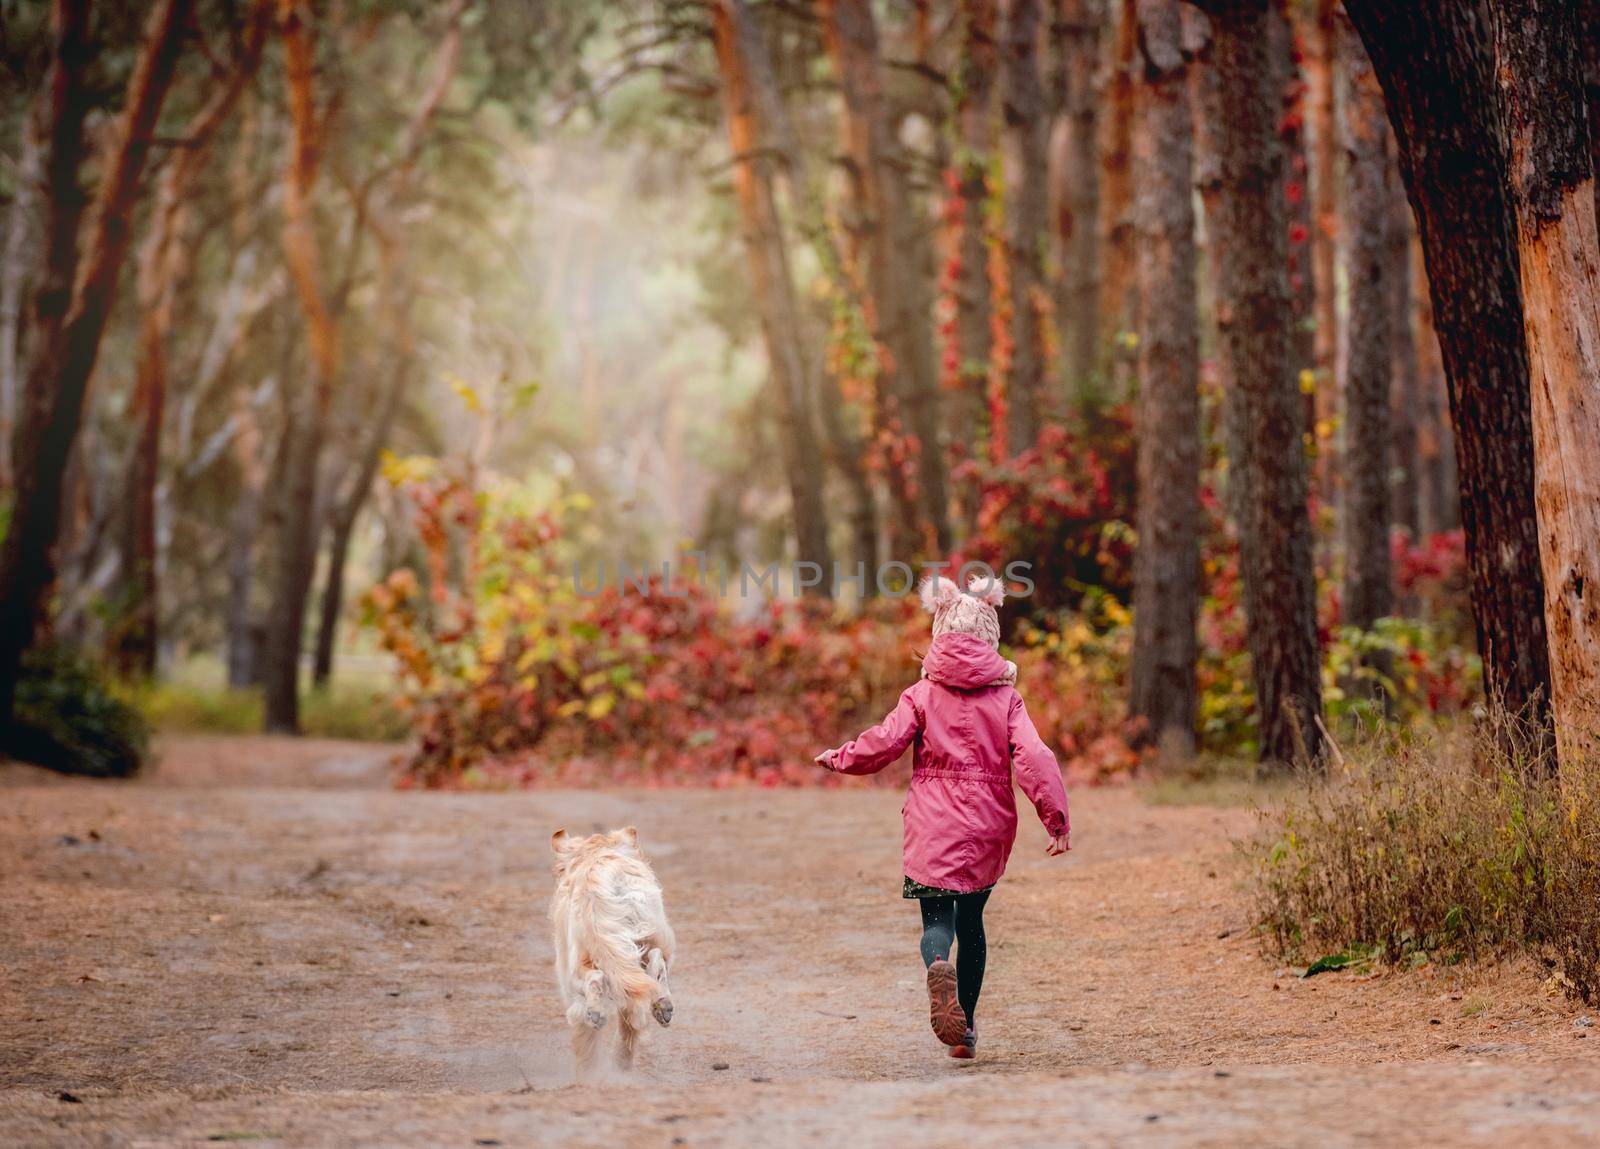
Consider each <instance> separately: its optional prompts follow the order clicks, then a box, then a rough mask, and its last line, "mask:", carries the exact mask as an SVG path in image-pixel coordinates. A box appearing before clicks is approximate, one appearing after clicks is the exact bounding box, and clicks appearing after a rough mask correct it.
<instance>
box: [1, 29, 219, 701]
mask: <svg viewBox="0 0 1600 1149" xmlns="http://www.w3.org/2000/svg"><path fill="white" fill-rule="evenodd" d="M191 10H192V0H160V2H159V3H158V4H157V5H156V6H155V7H154V8H153V9H152V10H151V13H150V16H149V20H148V22H147V23H146V26H145V38H144V44H143V47H142V48H141V49H140V53H139V58H138V61H137V62H136V64H135V65H134V71H133V76H132V78H131V80H130V81H129V84H128V90H127V95H126V99H125V102H124V107H123V112H122V116H121V119H120V121H119V124H118V127H117V129H116V134H115V136H114V139H113V143H112V145H111V148H110V150H109V152H108V154H107V158H106V161H105V165H104V168H103V170H102V172H101V176H100V184H99V188H98V189H97V192H96V196H95V207H94V214H93V217H92V219H93V222H92V225H91V229H90V233H89V237H88V243H87V244H86V245H85V247H84V256H83V259H82V261H81V266H77V267H76V279H75V280H70V279H69V280H65V281H64V280H63V278H62V273H63V272H68V273H69V274H70V272H71V271H72V270H73V266H74V265H73V263H72V262H71V260H70V258H69V257H68V256H67V255H66V254H65V252H66V251H67V250H70V249H71V248H72V246H73V245H74V244H75V242H76V239H77V230H78V229H77V226H76V224H77V209H76V206H75V205H76V204H77V203H78V200H79V197H78V192H77V188H76V179H77V161H78V154H79V152H80V151H81V142H82V123H83V114H84V109H85V107H86V106H87V101H88V99H89V96H88V93H87V91H86V90H85V87H84V81H83V65H84V61H85V57H86V54H87V47H86V43H87V32H86V27H87V11H86V5H83V4H80V3H76V2H75V0H60V2H59V3H58V5H57V8H56V13H57V24H56V27H57V36H58V39H57V49H58V60H57V63H58V67H57V70H56V76H55V78H54V79H53V80H52V92H51V101H50V116H51V140H50V148H49V158H48V160H47V162H46V173H47V174H46V184H45V190H46V192H47V196H49V197H53V195H54V193H55V192H56V191H57V190H58V189H59V190H60V191H61V193H62V194H63V195H64V196H65V197H66V200H65V202H64V204H62V205H57V204H56V202H55V201H54V199H53V198H48V199H47V202H49V203H50V204H51V207H50V222H49V225H48V227H47V240H46V246H47V256H46V265H45V267H46V272H45V279H44V281H43V282H42V283H41V284H40V293H39V296H38V297H37V298H36V303H35V306H36V311H37V314H38V317H39V321H40V322H39V324H38V329H37V330H36V332H35V335H36V339H35V341H34V346H33V348H32V354H33V359H32V362H31V364H30V367H29V371H28V379H27V385H26V391H25V394H24V396H23V410H22V411H21V412H20V422H19V427H18V435H17V440H16V452H15V465H16V485H15V487H14V489H13V492H12V509H11V522H10V526H9V529H8V530H7V531H6V536H5V541H4V544H3V546H0V730H4V729H7V728H9V726H10V723H11V714H12V706H13V702H14V700H15V696H16V682H17V673H18V669H19V667H20V665H21V660H22V655H23V653H24V652H25V651H26V650H27V648H28V646H29V645H30V644H31V642H32V640H33V635H34V629H35V626H36V624H37V622H38V620H39V617H40V614H41V613H42V612H43V611H44V609H45V591H46V589H47V588H48V587H49V586H50V584H51V582H52V581H53V580H54V577H55V551H56V544H57V542H58V540H59V537H60V533H61V516H62V505H61V503H62V488H63V483H64V480H65V478H66V473H67V466H68V461H69V458H70V456H71V454H72V446H73V443H74V442H75V441H76V439H77V437H78V431H79V428H80V426H81V425H82V421H83V408H84V401H85V399H86V397H87V395H88V390H89V380H90V377H91V376H92V375H93V373H94V365H95V360H96V358H97V357H98V355H99V351H100V340H101V337H102V336H103V335H104V334H105V327H106V320H107V318H108V317H109V315H110V312H111V304H112V302H113V299H114V297H115V295H116V289H117V279H118V274H119V272H120V271H121V269H122V263H123V260H124V258H125V257H126V255H127V251H128V240H129V233H130V229H131V225H132V219H131V217H132V215H133V204H134V201H135V199H136V198H137V196H138V192H139V181H140V177H141V176H142V175H143V172H144V165H145V159H146V157H147V156H148V154H149V150H150V140H151V137H152V135H153V134H154V130H155V123H156V118H157V116H158V115H159V114H160V111H161V105H162V103H163V102H164V101H165V99H166V95H167V91H168V89H169V88H170V87H171V86H172V77H173V72H174V71H175V70H176V68H177V63H178V57H179V55H180V54H181V50H182V39H183V35H182V34H183V29H184V27H185V26H186V24H187V22H188V19H189V15H190V12H191ZM69 223H70V224H71V226H70V228H69V227H68V224H69ZM67 282H70V283H71V284H72V286H71V287H70V289H67V288H66V283H67ZM69 291H70V305H66V306H64V305H63V304H64V301H65V297H66V296H67V294H68V292H69ZM63 313H64V315H63Z"/></svg>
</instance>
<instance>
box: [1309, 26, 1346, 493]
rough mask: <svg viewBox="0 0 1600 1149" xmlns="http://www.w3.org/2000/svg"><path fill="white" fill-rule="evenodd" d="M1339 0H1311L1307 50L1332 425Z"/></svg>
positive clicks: (1333, 439)
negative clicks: (1312, 20)
mask: <svg viewBox="0 0 1600 1149" xmlns="http://www.w3.org/2000/svg"><path fill="white" fill-rule="evenodd" d="M1338 9H1339V4H1338V0H1316V25H1315V28H1314V29H1313V39H1312V48H1311V51H1310V53H1308V55H1307V63H1308V65H1309V66H1308V69H1307V73H1308V76H1309V80H1310V94H1311V144H1312V148H1313V149H1314V152H1313V161H1312V164H1311V195H1312V211H1311V216H1312V219H1311V224H1312V226H1311V271H1312V279H1313V281H1314V285H1315V292H1316V300H1315V316H1314V321H1313V323H1312V353H1313V355H1314V356H1315V358H1316V372H1317V377H1316V398H1315V401H1314V404H1313V405H1314V407H1315V409H1316V422H1317V425H1318V427H1319V428H1329V429H1331V428H1333V427H1334V426H1336V420H1337V418H1338V414H1339V408H1340V401H1339V305H1338V295H1339V288H1338V279H1337V274H1336V268H1337V265H1338V247H1339V190H1338V189H1339V183H1340V178H1341V177H1340V172H1339V117H1338V95H1337V93H1338V83H1337V80H1336V77H1337V76H1338V72H1339V59H1338V57H1339V22H1338ZM1338 441H1339V437H1338V436H1337V435H1330V436H1329V441H1328V442H1327V443H1326V444H1325V445H1324V447H1323V449H1322V450H1321V451H1320V452H1319V454H1318V455H1317V490H1318V491H1319V492H1320V493H1321V495H1322V498H1323V501H1324V502H1326V503H1327V504H1328V505H1329V506H1330V507H1336V506H1337V505H1338V501H1339V487H1340V482H1339V472H1340V460H1339V457H1338Z"/></svg>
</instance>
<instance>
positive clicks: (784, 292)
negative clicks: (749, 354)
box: [713, 0, 832, 594]
mask: <svg viewBox="0 0 1600 1149" xmlns="http://www.w3.org/2000/svg"><path fill="white" fill-rule="evenodd" d="M713 27H714V29H715V34H716V49H717V62H718V66H719V68H720V71H721V78H722V83H721V90H722V102H723V110H724V112H725V114H726V116H727V121H728V139H729V143H730V144H731V146H732V149H733V158H734V163H735V168H734V187H735V193H736V195H737V198H738V206H739V219H740V225H741V229H742V231H743V233H744V245H745V254H746V256H747V257H748V259H749V262H750V280H751V287H752V289H753V290H754V292H755V303H756V308H757V310H758V311H759V313H760V315H761V327H762V333H763V335H764V336H765V340H766V346H767V358H768V361H769V365H770V369H771V383H772V393H773V396H774V399H775V400H776V405H777V408H778V414H779V420H780V422H781V423H782V425H783V432H784V433H783V435H782V439H783V451H784V469H785V471H786V472H787V474H788V477H789V495H790V498H791V500H792V502H793V510H794V526H795V541H796V545H797V552H798V555H799V558H800V559H801V561H803V562H814V563H817V564H818V565H819V566H821V568H822V569H823V571H824V572H826V573H827V574H830V575H831V573H832V559H831V558H830V556H829V551H828V530H827V519H826V517H825V515H824V511H823V500H822V466H821V455H820V454H819V453H818V449H817V441H816V433H815V432H814V431H813V429H812V424H811V411H810V406H809V404H808V403H807V401H806V392H805V387H806V380H807V374H806V361H805V348H804V346H803V344H802V340H801V329H800V314H799V309H798V306H797V305H796V302H795V296H794V280H793V278H792V276H791V273H790V269H789V255H788V250H787V248H786V247H785V245H784V239H783V231H782V221H781V220H780V219H779V216H778V205H777V201H776V198H775V197H774V195H773V188H772V182H773V168H774V166H775V164H774V160H773V155H772V151H771V149H769V148H768V147H767V146H766V145H765V143H764V141H763V139H762V134H761V127H760V125H759V123H758V122H757V119H756V113H757V105H756V95H755V93H754V90H753V88H754V85H755V84H756V82H757V74H758V73H759V76H760V77H761V78H769V77H770V72H771V69H770V67H767V66H764V65H765V47H764V46H763V45H762V43H761V41H760V37H759V34H758V33H757V30H756V28H755V27H754V25H753V24H752V23H751V20H750V13H749V10H748V9H747V8H746V7H745V4H744V0H719V2H718V3H717V5H716V7H715V8H714V9H713ZM758 53H759V55H758ZM830 581H831V580H830V579H828V578H824V579H823V581H822V585H820V586H817V587H812V588H809V593H812V594H826V593H828V584H829V582H830Z"/></svg>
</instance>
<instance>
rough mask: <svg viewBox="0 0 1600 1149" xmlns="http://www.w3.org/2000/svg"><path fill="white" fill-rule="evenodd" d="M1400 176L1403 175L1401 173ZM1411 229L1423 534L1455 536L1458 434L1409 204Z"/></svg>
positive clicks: (1458, 510) (1458, 502)
mask: <svg viewBox="0 0 1600 1149" xmlns="http://www.w3.org/2000/svg"><path fill="white" fill-rule="evenodd" d="M1396 174H1397V175H1398V174H1399V173H1398V170H1397V172H1396ZM1401 185H1402V186H1401V188H1400V198H1401V199H1402V200H1405V203H1406V225H1407V227H1408V229H1409V230H1410V233H1411V281H1412V283H1414V284H1416V285H1417V287H1416V290H1415V291H1413V292H1412V293H1411V307H1412V317H1413V327H1414V328H1415V330H1416V334H1417V386H1418V388H1419V394H1420V395H1421V402H1420V406H1419V408H1418V411H1419V415H1418V419H1417V463H1418V467H1419V472H1418V474H1419V479H1418V484H1419V486H1420V487H1421V492H1422V494H1421V498H1422V532H1423V533H1424V534H1433V533H1434V532H1436V531H1453V530H1455V529H1456V528H1457V527H1459V526H1460V525H1461V498H1460V487H1459V485H1458V484H1457V482H1456V468H1455V460H1456V447H1455V432H1454V431H1453V430H1452V429H1451V426H1450V384H1449V382H1448V381H1447V380H1446V379H1445V375H1444V358H1443V356H1442V354H1441V352H1440V350H1439V336H1438V333H1437V332H1435V331H1434V329H1433V297H1432V296H1431V295H1430V294H1429V292H1428V268H1427V265H1426V263H1425V262H1424V259H1423V254H1422V236H1421V235H1420V234H1419V233H1418V232H1417V229H1416V226H1415V220H1414V219H1413V218H1412V216H1411V203H1410V201H1409V200H1406V199H1405V187H1404V180H1402V181H1401Z"/></svg>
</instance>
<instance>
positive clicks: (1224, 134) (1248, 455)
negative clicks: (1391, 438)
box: [1197, 0, 1322, 763]
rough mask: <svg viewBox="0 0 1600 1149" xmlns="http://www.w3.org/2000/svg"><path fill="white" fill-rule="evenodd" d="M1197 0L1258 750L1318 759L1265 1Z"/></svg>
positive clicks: (1298, 415)
mask: <svg viewBox="0 0 1600 1149" xmlns="http://www.w3.org/2000/svg"><path fill="white" fill-rule="evenodd" d="M1197 6H1198V7H1200V8H1202V9H1203V10H1205V11H1207V12H1208V13H1209V14H1210V15H1211V17H1212V21H1213V30H1214V34H1215V39H1214V43H1213V46H1212V52H1213V57H1214V59H1215V61H1216V68H1217V77H1218V83H1219V86H1220V96H1219V100H1218V103H1219V107H1218V109H1217V111H1218V116H1217V122H1216V125H1215V126H1216V132H1217V147H1218V155H1219V160H1220V166H1221V171H1220V177H1221V187H1220V189H1219V192H1218V195H1217V209H1218V210H1217V219H1216V224H1217V227H1216V247H1217V258H1218V278H1217V282H1218V285H1219V287H1220V288H1221V291H1222V294H1221V295H1219V297H1218V300H1217V307H1218V310H1219V311H1221V312H1223V313H1224V314H1226V315H1227V316H1228V321H1227V327H1226V329H1225V331H1224V338H1225V339H1226V341H1227V343H1228V350H1227V355H1228V358H1229V360H1230V363H1231V368H1232V371H1233V372H1234V375H1235V381H1236V388H1235V393H1236V395H1237V397H1238V400H1239V404H1240V410H1239V416H1238V417H1239V419H1240V428H1241V434H1240V436H1239V438H1240V442H1239V444H1238V446H1239V449H1240V450H1241V453H1242V457H1241V458H1240V459H1238V460H1236V462H1237V463H1238V470H1239V472H1240V473H1241V475H1242V478H1243V491H1242V492H1241V494H1242V498H1241V499H1240V504H1241V514H1240V522H1239V558H1240V571H1241V574H1242V576H1243V584H1244V605H1245V614H1246V620H1247V631H1248V635H1249V647H1250V661H1251V674H1252V678H1253V679H1254V682H1255V690H1256V710H1257V714H1258V720H1259V729H1260V754H1261V758H1262V760H1263V761H1268V762H1274V763H1288V762H1292V761H1294V760H1296V759H1297V758H1300V757H1301V756H1302V755H1304V756H1307V757H1309V758H1311V759H1312V760H1320V759H1321V756H1322V738H1321V734H1320V731H1319V729H1318V727H1317V725H1316V723H1317V722H1318V721H1319V720H1320V716H1321V713H1322V681H1321V657H1320V652H1319V651H1318V648H1317V619H1316V586H1315V582H1314V576H1313V571H1312V565H1311V519H1310V516H1309V514H1308V512H1307V509H1306V496H1307V477H1306V472H1307V467H1306V453H1305V449H1304V446H1303V424H1304V416H1303V407H1302V403H1301V395H1300V390H1299V388H1298V387H1297V386H1296V383H1295V380H1294V378H1293V373H1292V371H1291V369H1290V359H1289V341H1290V325H1291V323H1292V317H1293V310H1292V303H1291V301H1290V297H1289V282H1288V252H1287V242H1288V236H1287V231H1288V212H1287V210H1286V205H1285V203H1284V197H1283V147H1282V141H1281V140H1280V139H1279V137H1278V114H1279V110H1280V107H1281V93H1280V92H1279V91H1278V87H1277V83H1276V77H1277V75H1278V72H1277V69H1276V68H1275V67H1273V64H1272V59H1271V54H1270V47H1269V44H1270V41H1269V29H1268V24H1267V22H1268V19H1269V16H1270V13H1269V12H1268V0H1208V2H1207V3H1203V4H1199V5H1197ZM1234 462H1235V461H1233V460H1230V467H1231V466H1232V465H1233V463H1234Z"/></svg>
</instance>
